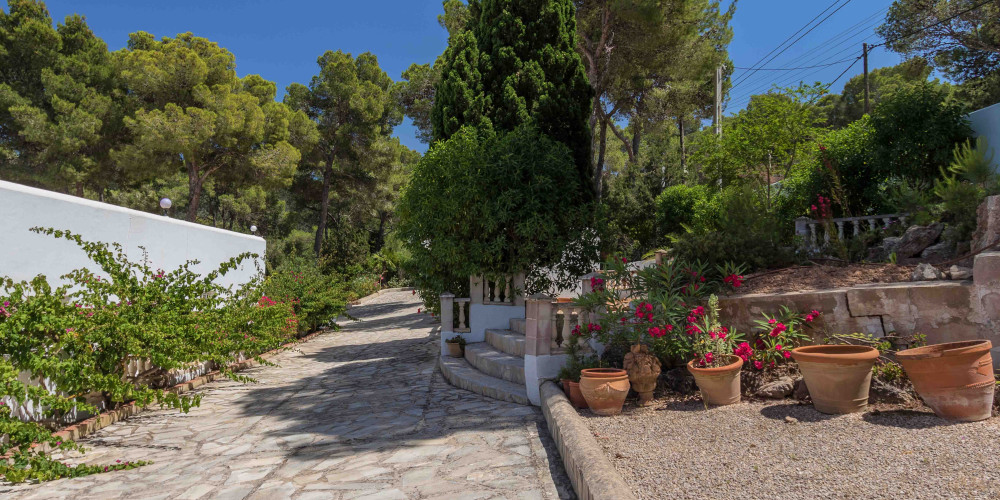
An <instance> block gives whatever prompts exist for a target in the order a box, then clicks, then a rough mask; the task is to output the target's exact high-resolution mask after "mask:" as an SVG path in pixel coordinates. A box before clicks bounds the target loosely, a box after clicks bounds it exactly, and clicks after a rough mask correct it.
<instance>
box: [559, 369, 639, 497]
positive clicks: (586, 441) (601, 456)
mask: <svg viewBox="0 0 1000 500" xmlns="http://www.w3.org/2000/svg"><path fill="white" fill-rule="evenodd" d="M541 400H542V401H541V403H542V405H541V406H542V414H543V415H545V422H546V424H548V427H549V434H551V435H552V440H553V441H555V443H556V447H557V448H558V449H559V456H561V457H562V462H563V466H564V467H565V469H566V475H567V476H569V480H570V482H571V483H572V484H573V489H574V490H576V495H577V497H578V498H580V500H605V499H607V500H635V496H633V495H632V490H631V489H630V488H629V486H628V484H626V483H625V480H624V479H622V477H621V476H620V475H619V474H618V471H617V470H615V468H614V466H613V465H611V462H610V461H609V460H608V457H607V456H606V455H605V453H604V449H602V448H601V445H600V444H598V443H597V440H596V439H594V435H593V433H592V432H591V431H590V428H589V427H587V424H586V423H584V422H583V418H582V417H581V416H580V414H579V413H577V411H576V409H575V408H573V405H571V404H570V402H569V399H567V398H566V395H565V394H563V390H562V389H561V388H559V386H558V385H556V384H555V383H553V382H551V381H545V382H543V383H542V387H541Z"/></svg>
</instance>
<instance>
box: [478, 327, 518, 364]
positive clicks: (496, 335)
mask: <svg viewBox="0 0 1000 500" xmlns="http://www.w3.org/2000/svg"><path fill="white" fill-rule="evenodd" d="M486 342H487V343H488V344H489V345H491V346H493V347H496V348H497V350H499V351H501V352H505V353H507V354H510V355H512V356H520V357H522V358H523V357H524V347H525V344H526V342H527V340H526V339H525V337H524V335H521V334H519V333H515V332H512V331H510V330H486Z"/></svg>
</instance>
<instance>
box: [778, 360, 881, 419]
mask: <svg viewBox="0 0 1000 500" xmlns="http://www.w3.org/2000/svg"><path fill="white" fill-rule="evenodd" d="M792 357H793V358H794V359H795V361H796V362H797V363H798V364H799V371H801V372H802V378H803V379H804V380H805V383H806V387H807V388H808V389H809V396H810V397H811V398H812V400H813V406H814V407H815V408H816V410H817V411H820V412H822V413H831V414H836V413H853V412H858V411H861V410H863V409H864V408H865V406H866V405H867V404H868V389H869V387H871V382H872V367H874V366H875V360H877V359H878V357H879V352H878V349H875V348H874V347H869V346H862V345H811V346H804V347H796V348H795V349H792Z"/></svg>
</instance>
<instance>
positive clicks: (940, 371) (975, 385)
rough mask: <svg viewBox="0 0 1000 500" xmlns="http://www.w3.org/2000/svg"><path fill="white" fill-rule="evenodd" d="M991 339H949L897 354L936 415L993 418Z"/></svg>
mask: <svg viewBox="0 0 1000 500" xmlns="http://www.w3.org/2000/svg"><path fill="white" fill-rule="evenodd" d="M991 348H993V344H992V343H991V342H990V341H989V340H969V341H965V342H949V343H947V344H936V345H929V346H925V347H917V348H914V349H906V350H905V351H899V352H897V353H896V359H897V360H898V361H899V364H901V365H903V369H904V370H906V375H907V376H908V377H909V378H910V381H911V382H913V388H914V389H916V391H917V394H919V395H920V398H921V399H923V400H924V402H925V403H927V406H930V407H931V409H932V410H934V414H936V415H937V416H939V417H941V418H945V419H948V420H957V421H962V422H974V421H977V420H985V419H987V418H990V415H991V412H992V409H993V395H994V392H995V389H994V385H995V384H996V382H995V380H994V377H993V357H992V356H991V355H990V349H991Z"/></svg>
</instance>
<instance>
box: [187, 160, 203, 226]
mask: <svg viewBox="0 0 1000 500" xmlns="http://www.w3.org/2000/svg"><path fill="white" fill-rule="evenodd" d="M188 198H189V200H190V201H189V203H188V214H187V220H188V221H189V222H195V221H196V220H197V219H198V204H199V203H200V202H201V179H200V178H199V177H198V166H197V165H196V164H195V162H194V161H193V160H192V161H189V162H188Z"/></svg>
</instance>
